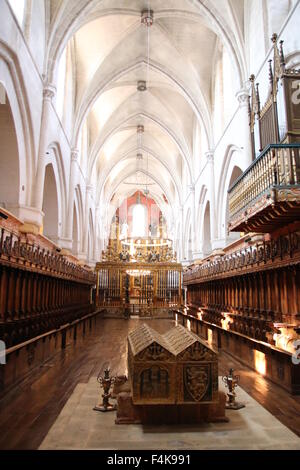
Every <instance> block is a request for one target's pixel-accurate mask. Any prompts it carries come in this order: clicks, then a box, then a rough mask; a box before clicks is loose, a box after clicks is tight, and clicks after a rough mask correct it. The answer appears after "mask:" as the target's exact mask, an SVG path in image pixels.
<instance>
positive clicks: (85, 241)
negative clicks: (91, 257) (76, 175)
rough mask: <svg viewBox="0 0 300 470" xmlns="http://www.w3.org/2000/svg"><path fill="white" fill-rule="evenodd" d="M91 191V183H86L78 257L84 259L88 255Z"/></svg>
mask: <svg viewBox="0 0 300 470" xmlns="http://www.w3.org/2000/svg"><path fill="white" fill-rule="evenodd" d="M92 192H93V186H92V185H89V184H88V185H87V186H86V194H85V221H84V227H83V231H82V233H83V244H82V246H83V250H82V254H81V256H79V258H80V259H82V260H84V261H86V260H87V257H88V252H87V251H88V231H89V212H90V211H89V207H90V205H89V199H90V197H91V195H92Z"/></svg>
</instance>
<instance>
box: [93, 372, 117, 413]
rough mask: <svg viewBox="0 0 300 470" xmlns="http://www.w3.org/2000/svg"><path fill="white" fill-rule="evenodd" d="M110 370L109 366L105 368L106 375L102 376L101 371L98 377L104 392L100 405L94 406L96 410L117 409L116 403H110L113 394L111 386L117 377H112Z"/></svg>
mask: <svg viewBox="0 0 300 470" xmlns="http://www.w3.org/2000/svg"><path fill="white" fill-rule="evenodd" d="M109 372H110V370H109V369H108V368H107V369H105V370H104V377H102V376H101V375H100V373H99V375H98V377H97V381H98V382H99V384H100V385H101V387H102V388H103V394H102V403H101V397H100V399H99V403H98V405H96V406H95V407H94V410H96V411H114V410H115V409H116V405H112V404H111V403H109V399H110V396H111V394H110V387H111V386H112V384H113V383H114V382H115V380H116V377H110V375H109Z"/></svg>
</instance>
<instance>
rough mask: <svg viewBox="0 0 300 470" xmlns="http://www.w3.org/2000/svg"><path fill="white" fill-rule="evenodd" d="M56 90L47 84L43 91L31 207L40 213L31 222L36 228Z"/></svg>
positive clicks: (39, 224) (39, 219) (38, 220)
mask: <svg viewBox="0 0 300 470" xmlns="http://www.w3.org/2000/svg"><path fill="white" fill-rule="evenodd" d="M55 91H56V88H55V87H54V86H53V85H51V84H47V85H45V87H44V90H43V110H42V119H41V129H40V143H39V153H38V162H37V173H36V177H35V186H34V188H33V200H32V205H33V207H34V208H36V209H37V210H38V211H39V213H40V218H37V219H36V220H34V221H33V223H34V224H36V225H37V226H38V227H40V226H41V225H42V206H43V193H44V180H45V165H46V152H47V146H48V143H49V142H48V129H49V121H50V115H51V110H52V99H53V97H54V95H55Z"/></svg>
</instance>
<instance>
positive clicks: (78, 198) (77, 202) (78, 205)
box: [72, 184, 84, 254]
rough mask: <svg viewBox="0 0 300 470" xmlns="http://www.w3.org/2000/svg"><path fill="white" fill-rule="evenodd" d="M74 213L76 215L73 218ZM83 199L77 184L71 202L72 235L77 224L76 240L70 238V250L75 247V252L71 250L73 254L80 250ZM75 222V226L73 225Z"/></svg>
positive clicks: (74, 233)
mask: <svg viewBox="0 0 300 470" xmlns="http://www.w3.org/2000/svg"><path fill="white" fill-rule="evenodd" d="M74 215H75V216H76V218H75V220H74ZM83 218H84V213H83V200H82V192H81V187H80V185H79V184H78V185H77V186H76V187H75V194H74V202H73V228H72V236H73V237H74V235H75V236H76V224H77V240H75V243H74V239H73V240H72V250H74V249H76V253H75V252H74V251H73V253H74V254H79V253H80V252H81V251H82V242H83ZM74 224H75V226H74Z"/></svg>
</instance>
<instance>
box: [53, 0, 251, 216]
mask: <svg viewBox="0 0 300 470" xmlns="http://www.w3.org/2000/svg"><path fill="white" fill-rule="evenodd" d="M149 3H150V8H151V10H153V12H154V23H153V25H152V27H151V28H150V29H149V31H148V28H147V27H146V26H144V25H142V24H141V12H142V10H144V9H147V8H148V7H149ZM243 3H244V2H243V0H203V1H198V0H164V1H162V0H151V2H148V1H143V0H97V1H96V0H91V1H88V0H72V1H71V0H51V1H50V2H49V8H50V25H51V28H50V31H51V34H50V37H49V43H50V47H49V52H48V61H47V63H48V70H47V75H48V79H49V80H50V81H51V80H54V79H55V76H56V73H57V68H58V64H59V58H60V56H61V54H62V52H63V50H64V49H65V47H66V46H67V45H69V47H70V48H71V51H72V69H73V72H72V73H73V80H74V83H75V86H74V90H75V92H74V121H73V122H74V126H73V136H72V145H73V147H75V148H76V147H80V143H79V142H80V138H81V135H82V129H83V127H84V126H85V127H86V129H87V133H88V140H89V144H88V157H87V171H88V179H90V181H92V180H96V181H97V188H96V189H97V198H98V200H99V202H100V200H101V201H102V202H103V201H105V202H107V203H109V202H110V200H111V198H112V197H113V196H114V198H116V197H120V198H122V197H126V196H127V195H130V194H132V193H133V192H134V191H135V190H136V189H139V187H134V185H133V184H132V185H131V184H128V182H130V181H131V182H134V181H140V182H144V183H147V184H148V189H149V191H150V196H151V197H153V198H154V199H155V200H156V201H157V202H158V203H159V204H160V205H161V206H165V207H162V209H163V210H165V211H166V210H167V211H169V212H170V210H171V209H170V207H175V206H177V207H178V206H179V205H181V204H182V203H183V201H182V194H183V185H184V184H188V185H190V184H193V183H194V179H195V177H196V176H197V175H195V171H194V155H193V152H194V150H193V135H194V130H195V126H198V127H199V128H200V129H201V138H202V140H203V146H204V147H206V148H207V149H209V148H212V147H213V145H214V136H213V130H212V118H211V116H212V112H213V102H212V95H213V93H212V85H213V77H214V57H215V54H216V50H217V48H218V47H219V45H220V43H221V44H223V45H224V47H226V49H227V51H228V54H229V56H230V59H231V62H232V68H233V71H234V74H235V76H236V77H237V81H238V82H239V83H240V84H242V82H243V81H244V80H245V79H246V77H245V59H244V56H243V44H242V40H241V38H242V36H243ZM148 32H149V37H148ZM148 41H149V42H148ZM148 45H149V51H148ZM139 80H146V81H147V87H148V89H147V91H145V92H140V91H137V82H138V81H139ZM138 125H143V126H144V130H145V132H144V133H143V135H142V141H140V142H138V139H137V126H138ZM138 152H140V153H142V154H143V159H142V160H141V161H139V167H138V165H137V158H136V155H137V153H138ZM147 160H148V163H147ZM137 172H138V177H137ZM139 184H141V183H139ZM163 194H164V195H165V197H166V198H167V200H168V201H169V204H167V203H166V202H165V200H164V198H163Z"/></svg>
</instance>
